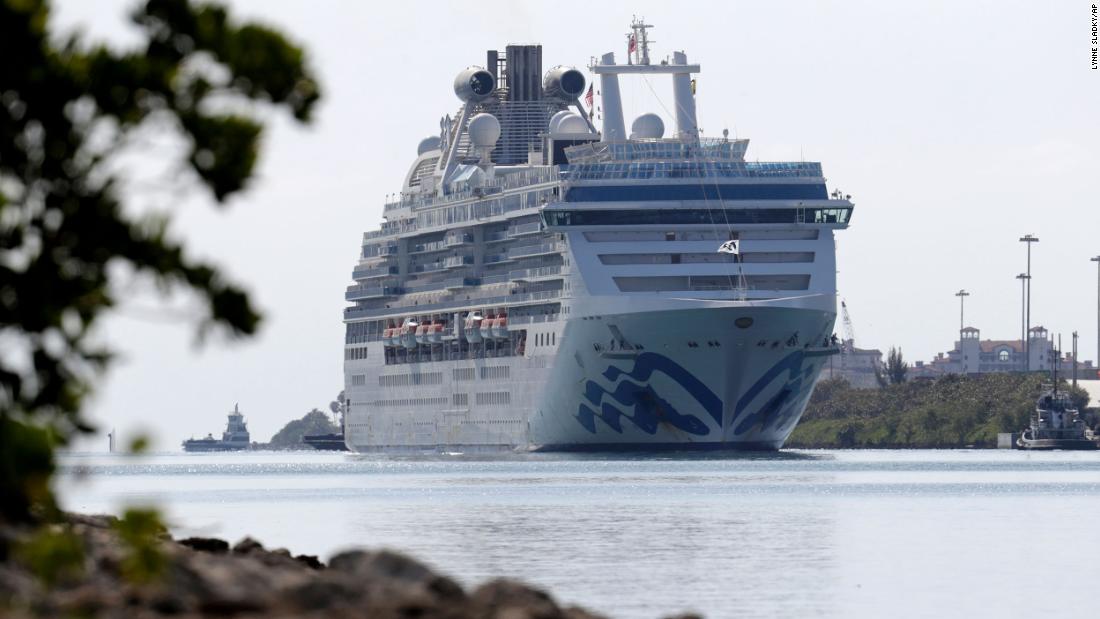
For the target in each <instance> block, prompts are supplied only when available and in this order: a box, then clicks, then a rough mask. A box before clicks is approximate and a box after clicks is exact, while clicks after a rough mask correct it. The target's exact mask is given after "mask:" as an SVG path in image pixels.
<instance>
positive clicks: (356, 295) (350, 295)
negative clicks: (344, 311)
mask: <svg viewBox="0 0 1100 619" xmlns="http://www.w3.org/2000/svg"><path fill="white" fill-rule="evenodd" d="M403 292H404V291H403V290H402V289H401V288H399V287H397V286H348V289H347V292H345V293H344V300H346V301H359V300H362V299H380V298H382V297H392V296H397V295H399V294H402V293H403Z"/></svg>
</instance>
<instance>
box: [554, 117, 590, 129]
mask: <svg viewBox="0 0 1100 619" xmlns="http://www.w3.org/2000/svg"><path fill="white" fill-rule="evenodd" d="M557 133H588V123H586V122H584V119H583V118H581V117H580V116H578V115H576V114H570V115H569V116H566V117H565V118H563V119H561V120H560V121H559V122H558V130H557Z"/></svg>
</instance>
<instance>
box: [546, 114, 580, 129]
mask: <svg viewBox="0 0 1100 619" xmlns="http://www.w3.org/2000/svg"><path fill="white" fill-rule="evenodd" d="M569 116H576V114H575V113H573V112H570V111H569V110H562V111H560V112H558V113H557V114H554V115H553V116H551V117H550V124H549V125H547V129H548V130H549V131H548V132H549V133H557V132H558V123H560V122H561V121H562V119H563V118H567V117H569Z"/></svg>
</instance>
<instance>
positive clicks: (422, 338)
mask: <svg viewBox="0 0 1100 619" xmlns="http://www.w3.org/2000/svg"><path fill="white" fill-rule="evenodd" d="M431 329H432V323H430V322H422V323H420V326H418V327H417V328H416V343H417V344H423V345H427V344H428V343H429V342H428V332H429V331H431Z"/></svg>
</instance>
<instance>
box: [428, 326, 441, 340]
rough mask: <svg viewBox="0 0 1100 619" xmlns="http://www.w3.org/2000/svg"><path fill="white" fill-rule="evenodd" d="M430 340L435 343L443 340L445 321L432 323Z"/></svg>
mask: <svg viewBox="0 0 1100 619" xmlns="http://www.w3.org/2000/svg"><path fill="white" fill-rule="evenodd" d="M428 341H430V342H431V343H433V344H438V343H440V342H442V341H443V323H442V322H436V323H432V326H431V328H430V329H429V330H428Z"/></svg>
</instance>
